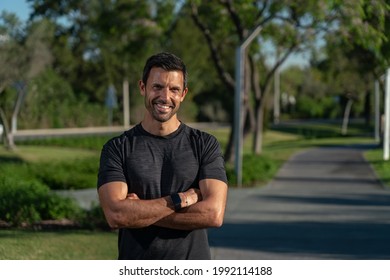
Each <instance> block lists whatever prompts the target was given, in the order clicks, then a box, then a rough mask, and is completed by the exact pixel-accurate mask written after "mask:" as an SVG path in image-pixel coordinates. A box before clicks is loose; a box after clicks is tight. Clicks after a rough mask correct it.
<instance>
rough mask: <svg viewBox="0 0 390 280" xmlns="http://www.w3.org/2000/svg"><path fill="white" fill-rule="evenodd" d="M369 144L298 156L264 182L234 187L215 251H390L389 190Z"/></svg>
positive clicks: (363, 254)
mask: <svg viewBox="0 0 390 280" xmlns="http://www.w3.org/2000/svg"><path fill="white" fill-rule="evenodd" d="M363 149H364V147H330V148H314V149H309V150H305V151H302V152H300V153H298V154H296V155H295V156H293V157H292V158H291V159H290V160H289V161H288V162H287V163H285V165H284V166H283V167H282V168H281V170H280V171H279V173H278V174H277V176H276V178H275V179H274V180H273V181H272V182H271V183H270V184H269V185H268V186H266V187H263V188H255V189H230V190H229V197H228V207H227V212H226V216H225V223H224V225H223V226H222V228H220V229H210V230H209V239H210V244H211V246H212V256H213V258H214V259H266V260H267V259H268V260H272V259H279V260H286V259H352V260H356V259H390V191H389V190H385V189H384V187H383V186H382V184H381V183H380V182H379V181H378V180H377V178H376V176H375V174H374V172H373V170H372V169H371V166H370V165H369V164H368V163H367V162H366V161H365V160H364V158H363V156H362V151H363Z"/></svg>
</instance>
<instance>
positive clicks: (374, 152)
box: [364, 147, 390, 188]
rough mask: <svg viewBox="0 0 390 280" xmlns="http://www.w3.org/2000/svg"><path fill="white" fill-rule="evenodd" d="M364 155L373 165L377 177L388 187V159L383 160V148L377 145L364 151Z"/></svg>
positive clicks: (389, 168)
mask: <svg viewBox="0 0 390 280" xmlns="http://www.w3.org/2000/svg"><path fill="white" fill-rule="evenodd" d="M364 156H365V158H366V160H367V161H368V162H369V163H370V164H371V166H372V167H373V169H374V171H375V172H376V175H377V176H378V178H379V179H380V180H381V181H382V183H383V184H384V186H386V187H387V188H388V187H389V185H390V175H389V174H390V161H389V160H387V161H385V160H383V149H382V148H381V147H378V148H376V149H371V150H368V151H366V152H365V153H364Z"/></svg>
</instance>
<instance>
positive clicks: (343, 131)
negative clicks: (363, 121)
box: [341, 99, 353, 135]
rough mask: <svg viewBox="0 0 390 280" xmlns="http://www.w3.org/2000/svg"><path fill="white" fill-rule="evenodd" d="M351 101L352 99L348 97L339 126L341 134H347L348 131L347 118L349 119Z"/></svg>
mask: <svg viewBox="0 0 390 280" xmlns="http://www.w3.org/2000/svg"><path fill="white" fill-rule="evenodd" d="M352 103H353V101H352V99H348V102H347V105H346V106H345V110H344V118H343V125H342V127H341V134H342V135H347V132H348V120H349V114H350V113H351V107H352Z"/></svg>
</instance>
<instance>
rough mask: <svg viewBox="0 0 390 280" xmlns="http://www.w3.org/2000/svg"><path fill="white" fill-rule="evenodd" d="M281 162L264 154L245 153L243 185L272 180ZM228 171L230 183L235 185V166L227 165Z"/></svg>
mask: <svg viewBox="0 0 390 280" xmlns="http://www.w3.org/2000/svg"><path fill="white" fill-rule="evenodd" d="M279 166H280V163H279V162H277V161H275V160H272V159H270V158H268V157H266V156H263V155H261V156H260V155H252V154H245V155H244V156H243V166H242V184H243V186H253V185H255V184H258V183H263V182H266V181H268V180H270V179H271V178H272V177H273V176H274V174H275V173H276V172H277V170H278V168H279ZM226 173H227V176H228V181H229V185H231V186H234V185H236V182H237V177H236V174H235V172H234V169H233V167H230V166H227V167H226Z"/></svg>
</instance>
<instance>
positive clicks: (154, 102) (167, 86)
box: [140, 67, 187, 122]
mask: <svg viewBox="0 0 390 280" xmlns="http://www.w3.org/2000/svg"><path fill="white" fill-rule="evenodd" d="M140 89H141V94H142V95H143V96H144V102H145V108H146V110H147V111H148V113H149V114H150V115H151V117H152V118H153V119H154V120H156V121H159V122H167V121H169V120H170V119H171V118H172V117H173V116H175V115H176V113H177V111H178V110H179V108H180V104H181V102H182V101H183V100H184V97H185V95H186V93H187V88H184V83H183V73H182V72H181V71H166V70H164V69H162V68H158V67H155V68H152V69H151V71H150V74H149V77H148V80H147V82H146V85H145V84H144V83H143V82H142V81H141V82H140Z"/></svg>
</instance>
